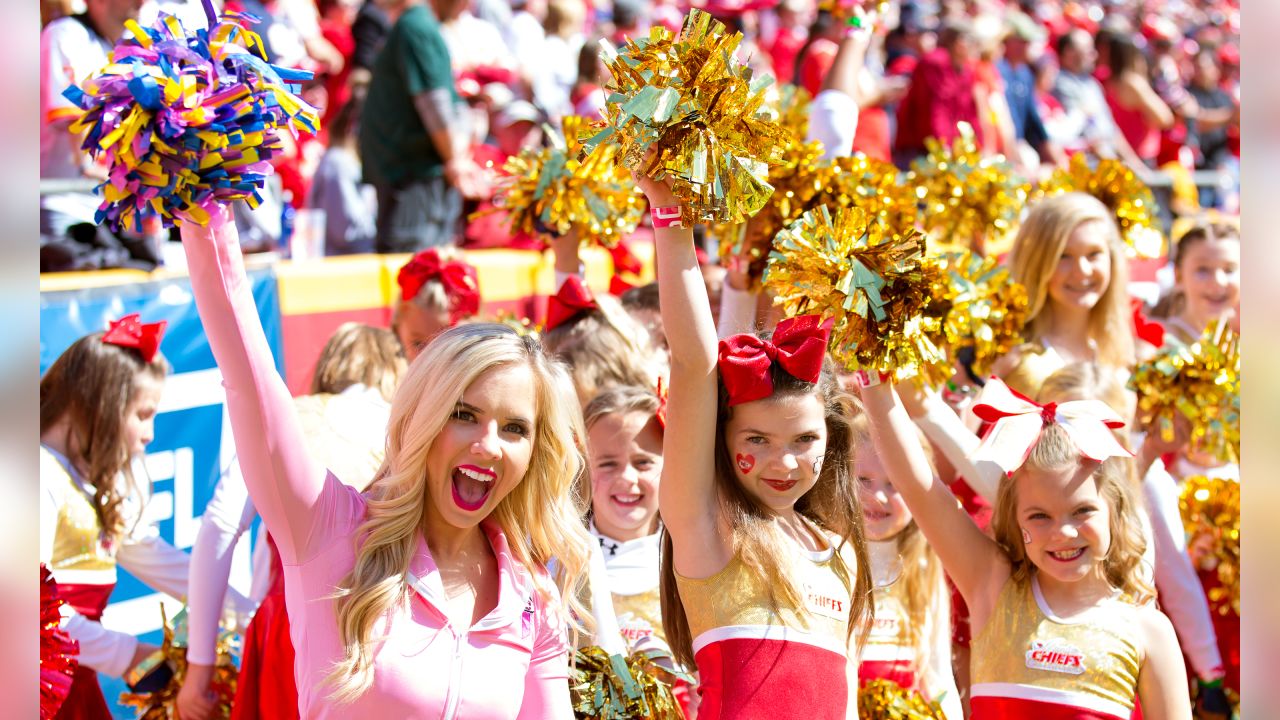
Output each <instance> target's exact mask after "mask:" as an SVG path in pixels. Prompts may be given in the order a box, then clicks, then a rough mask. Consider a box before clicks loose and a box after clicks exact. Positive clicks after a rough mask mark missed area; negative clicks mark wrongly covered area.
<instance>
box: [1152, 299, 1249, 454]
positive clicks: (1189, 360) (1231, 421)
mask: <svg viewBox="0 0 1280 720" xmlns="http://www.w3.org/2000/svg"><path fill="white" fill-rule="evenodd" d="M1129 389H1130V390H1133V391H1134V392H1136V393H1137V395H1138V414H1137V420H1138V424H1139V426H1140V427H1148V428H1151V429H1152V431H1153V432H1159V433H1160V436H1161V437H1162V438H1163V439H1164V440H1165V441H1170V440H1173V438H1174V426H1173V424H1174V418H1175V417H1176V416H1177V415H1178V414H1181V415H1183V416H1185V417H1186V418H1187V420H1189V421H1190V423H1191V439H1190V445H1189V447H1190V450H1191V451H1192V452H1196V453H1206V454H1210V455H1212V456H1214V457H1215V458H1217V459H1218V460H1221V461H1223V462H1239V460H1240V339H1239V337H1238V336H1237V335H1236V334H1235V333H1234V332H1232V331H1231V329H1230V328H1229V327H1227V324H1226V322H1221V321H1220V322H1218V323H1216V324H1215V325H1213V326H1211V327H1210V328H1209V329H1208V330H1206V331H1205V334H1204V336H1203V337H1201V338H1200V340H1198V341H1196V342H1194V343H1192V344H1191V345H1188V346H1175V347H1171V348H1168V349H1166V350H1163V351H1161V352H1160V353H1158V354H1157V355H1156V356H1155V357H1154V358H1152V359H1151V360H1150V361H1149V362H1146V363H1143V364H1142V365H1139V366H1138V367H1137V368H1135V369H1134V371H1133V375H1132V376H1130V378H1129Z"/></svg>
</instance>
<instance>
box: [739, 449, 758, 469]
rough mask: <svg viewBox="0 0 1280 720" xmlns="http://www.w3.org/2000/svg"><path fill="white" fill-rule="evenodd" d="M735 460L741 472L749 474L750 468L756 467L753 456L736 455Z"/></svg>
mask: <svg viewBox="0 0 1280 720" xmlns="http://www.w3.org/2000/svg"><path fill="white" fill-rule="evenodd" d="M735 460H736V461H737V463H738V469H739V470H741V471H742V472H744V473H746V472H751V468H753V467H755V466H756V458H755V456H754V455H743V454H742V453H738V455H737V457H736V458H735Z"/></svg>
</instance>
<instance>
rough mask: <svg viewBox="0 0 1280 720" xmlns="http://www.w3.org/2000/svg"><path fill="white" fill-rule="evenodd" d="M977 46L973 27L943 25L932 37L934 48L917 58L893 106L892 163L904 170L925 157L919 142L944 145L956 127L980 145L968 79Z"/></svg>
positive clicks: (973, 84) (974, 93)
mask: <svg viewBox="0 0 1280 720" xmlns="http://www.w3.org/2000/svg"><path fill="white" fill-rule="evenodd" d="M976 59H977V45H976V40H975V35H974V30H973V25H972V24H970V23H969V22H968V21H966V20H948V21H947V22H946V23H944V24H943V26H942V30H941V31H940V32H939V33H938V48H937V49H936V50H934V51H932V52H929V53H926V54H925V55H924V56H922V57H921V58H920V62H919V64H917V65H916V69H915V71H914V72H913V73H912V74H911V85H910V86H909V87H908V88H907V93H906V95H905V96H904V97H903V98H902V102H901V103H899V105H898V134H897V137H896V138H895V139H894V144H893V161H894V163H895V164H897V166H898V167H900V168H902V169H904V170H905V169H906V168H907V167H909V166H910V164H911V161H912V160H914V159H915V158H917V157H919V156H921V155H924V154H925V145H924V141H925V138H929V137H935V138H937V139H938V140H939V141H941V142H943V143H948V144H949V143H950V142H951V141H952V140H954V139H955V138H956V137H958V136H959V130H958V129H957V126H958V124H959V123H961V122H965V123H968V124H969V125H970V126H972V127H973V130H974V133H975V136H976V137H975V140H976V141H977V142H978V144H979V146H981V145H982V144H983V142H984V140H985V138H984V137H983V134H982V122H981V119H980V118H979V116H978V94H977V87H976V82H975V78H974V65H975V61H976Z"/></svg>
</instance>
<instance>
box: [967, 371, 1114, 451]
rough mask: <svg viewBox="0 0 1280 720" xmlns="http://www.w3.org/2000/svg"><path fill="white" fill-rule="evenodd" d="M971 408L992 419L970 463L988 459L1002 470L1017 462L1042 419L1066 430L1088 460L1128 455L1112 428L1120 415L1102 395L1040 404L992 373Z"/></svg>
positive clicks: (1041, 428)
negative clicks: (1100, 396)
mask: <svg viewBox="0 0 1280 720" xmlns="http://www.w3.org/2000/svg"><path fill="white" fill-rule="evenodd" d="M973 414H974V415H977V416H978V417H979V418H981V419H982V420H986V421H987V422H991V423H995V425H994V426H993V427H992V428H991V432H990V433H988V434H987V436H986V437H985V438H983V440H982V444H981V445H979V446H978V449H977V450H975V451H974V453H973V456H972V457H971V459H972V460H973V461H974V462H975V463H976V462H979V461H982V460H989V461H991V462H994V463H995V464H996V465H999V466H1000V468H1001V469H1002V470H1004V471H1005V472H1006V473H1012V472H1013V471H1014V470H1017V469H1018V468H1019V467H1022V463H1024V462H1026V460H1027V456H1028V455H1030V454H1031V448H1033V447H1035V444H1036V441H1037V440H1039V439H1040V433H1042V432H1044V427H1045V425H1050V424H1054V423H1057V424H1058V425H1061V426H1062V429H1063V430H1066V431H1067V435H1068V436H1070V438H1071V442H1072V443H1074V444H1075V446H1076V449H1078V450H1079V451H1080V454H1081V455H1083V456H1084V457H1086V458H1088V459H1090V460H1096V461H1098V462H1101V461H1103V460H1106V459H1107V458H1109V457H1133V453H1131V452H1129V451H1128V450H1126V449H1125V448H1124V446H1123V445H1121V444H1120V441H1119V440H1116V436H1115V435H1114V434H1113V433H1112V432H1111V431H1112V430H1116V429H1119V428H1122V427H1124V421H1123V420H1121V419H1120V416H1119V415H1117V414H1116V412H1115V411H1114V410H1112V409H1111V408H1110V407H1108V406H1107V404H1106V403H1104V402H1102V401H1101V400H1071V401H1069V402H1063V403H1052V402H1051V403H1046V404H1044V405H1041V404H1040V403H1038V402H1036V401H1034V400H1032V399H1030V398H1028V397H1027V396H1025V395H1023V394H1021V393H1019V392H1018V391H1016V390H1014V389H1013V388H1011V387H1009V386H1008V385H1005V384H1004V382H1002V381H1001V380H1000V379H999V378H997V377H994V376H993V377H992V378H991V379H990V380H988V381H987V384H986V385H984V386H983V387H982V394H981V395H979V396H978V399H977V401H976V402H975V403H974V406H973Z"/></svg>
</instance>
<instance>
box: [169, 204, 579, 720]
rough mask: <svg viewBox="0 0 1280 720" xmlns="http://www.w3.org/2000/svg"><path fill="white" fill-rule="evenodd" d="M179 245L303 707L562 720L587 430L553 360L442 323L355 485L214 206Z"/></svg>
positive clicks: (502, 335) (528, 343)
mask: <svg viewBox="0 0 1280 720" xmlns="http://www.w3.org/2000/svg"><path fill="white" fill-rule="evenodd" d="M182 239H183V245H184V247H185V249H186V252H187V255H188V260H189V267H191V268H192V270H193V275H192V288H193V290H194V293H195V298H196V305H197V307H198V308H199V310H200V314H201V317H202V319H203V320H204V322H205V327H206V329H207V331H208V333H209V339H210V344H211V345H212V347H213V352H214V357H215V358H217V360H218V365H219V368H220V369H221V370H222V373H223V377H224V383H225V384H226V386H227V405H228V410H229V412H230V415H231V428H232V431H233V433H234V435H235V440H236V449H237V452H238V453H239V456H240V466H241V469H242V471H243V473H244V478H245V483H246V485H248V487H249V494H250V496H251V497H252V499H253V503H254V506H255V507H256V508H257V509H258V511H259V512H260V513H261V514H262V518H263V520H264V521H265V523H266V526H267V529H268V530H269V531H270V532H271V534H272V537H273V539H274V540H275V543H276V547H277V550H278V551H279V553H280V558H281V561H282V565H283V568H284V578H285V579H284V583H285V602H286V605H287V606H288V610H289V619H290V639H291V640H292V642H293V646H294V648H295V650H296V659H295V666H294V677H295V681H296V683H297V688H298V705H299V714H300V715H301V716H303V717H309V718H311V717H315V718H328V717H398V718H440V717H445V718H454V717H517V718H528V719H530V720H531V719H533V718H569V717H571V716H572V709H571V707H570V703H569V691H568V681H567V676H568V649H569V646H568V642H567V637H566V627H567V626H569V625H570V624H572V623H573V622H574V620H573V617H574V616H576V617H578V618H586V617H587V612H586V610H585V609H584V608H582V607H581V605H580V603H578V602H577V600H576V592H577V588H578V585H579V580H580V579H581V576H582V574H583V572H584V569H585V566H586V564H587V557H588V552H589V550H588V549H589V547H590V544H591V543H592V542H593V541H592V540H591V538H590V537H589V536H588V534H587V532H586V529H585V528H584V527H583V525H582V523H581V520H580V519H579V518H580V514H579V512H578V510H577V508H576V507H575V505H574V501H573V497H574V488H573V485H574V482H575V479H576V478H577V476H578V473H579V471H580V469H581V456H580V455H579V454H578V452H577V449H576V445H575V439H576V438H581V437H583V436H584V435H585V432H584V431H583V430H582V426H581V425H582V424H581V416H580V414H579V413H578V411H577V405H576V403H575V399H574V397H573V391H572V389H571V387H570V383H569V379H568V376H567V374H566V373H565V372H564V370H563V368H561V367H560V366H559V365H558V364H556V363H554V362H552V361H550V360H549V359H548V357H547V356H546V355H545V354H544V353H543V352H542V351H541V349H540V348H539V346H538V345H537V341H536V340H535V339H534V338H532V337H531V336H530V337H521V336H520V335H518V334H516V332H515V331H514V330H511V329H510V328H508V327H506V326H505V325H497V324H469V325H463V326H459V327H455V328H452V329H450V330H447V331H445V332H444V333H442V334H441V335H440V336H439V337H437V338H436V339H435V340H433V341H432V342H431V344H430V345H429V346H428V347H427V348H426V349H425V351H424V352H423V354H422V355H421V356H420V357H419V358H418V360H416V361H415V362H413V364H412V365H411V366H410V368H409V372H408V374H407V375H406V376H405V379H404V381H403V383H402V384H401V386H400V388H399V389H398V390H397V391H396V394H395V397H394V398H393V400H392V403H391V420H390V423H389V426H388V432H387V435H388V437H387V453H386V460H385V462H384V463H383V466H382V468H381V469H380V470H379V472H378V475H377V478H376V479H375V480H374V482H373V484H372V485H371V486H370V487H369V489H368V490H366V491H365V492H364V493H359V492H357V491H356V490H354V489H353V488H350V487H348V486H346V485H343V484H342V483H341V482H339V481H338V480H337V479H336V478H335V477H334V476H333V475H332V474H331V473H328V472H326V471H325V470H324V468H323V467H321V466H320V465H319V464H318V463H316V462H315V461H314V460H313V459H312V458H311V457H310V455H309V454H308V453H307V452H306V450H305V447H306V443H305V439H304V438H303V437H302V433H301V431H300V426H299V424H298V421H297V416H296V414H295V411H294V409H293V407H292V405H291V404H290V402H289V396H288V391H287V390H286V388H285V385H284V383H283V381H282V380H281V379H280V377H279V375H278V374H277V373H276V372H275V369H274V366H273V363H272V361H271V356H270V351H269V350H268V348H267V344H266V339H265V337H264V336H263V334H262V329H261V326H260V325H259V324H258V322H257V321H256V319H255V318H256V315H255V313H254V311H253V306H252V298H251V297H250V296H249V293H248V285H247V283H246V281H245V277H244V269H243V263H242V261H241V257H240V253H239V250H238V248H237V247H236V242H235V241H236V234H235V230H234V227H233V226H231V225H229V224H228V223H227V222H226V213H225V211H223V210H219V211H218V212H216V213H214V217H213V218H212V221H211V223H210V225H209V227H203V228H202V227H197V226H194V225H191V224H187V225H184V226H183V228H182ZM553 556H554V557H555V559H556V561H557V563H556V564H557V568H558V571H557V573H556V575H555V577H553V576H552V575H551V574H550V573H548V571H547V570H546V564H547V562H548V561H549V560H550V559H551V558H552V557H553ZM562 598H563V600H562ZM423 678H437V679H439V680H440V681H439V682H423Z"/></svg>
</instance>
